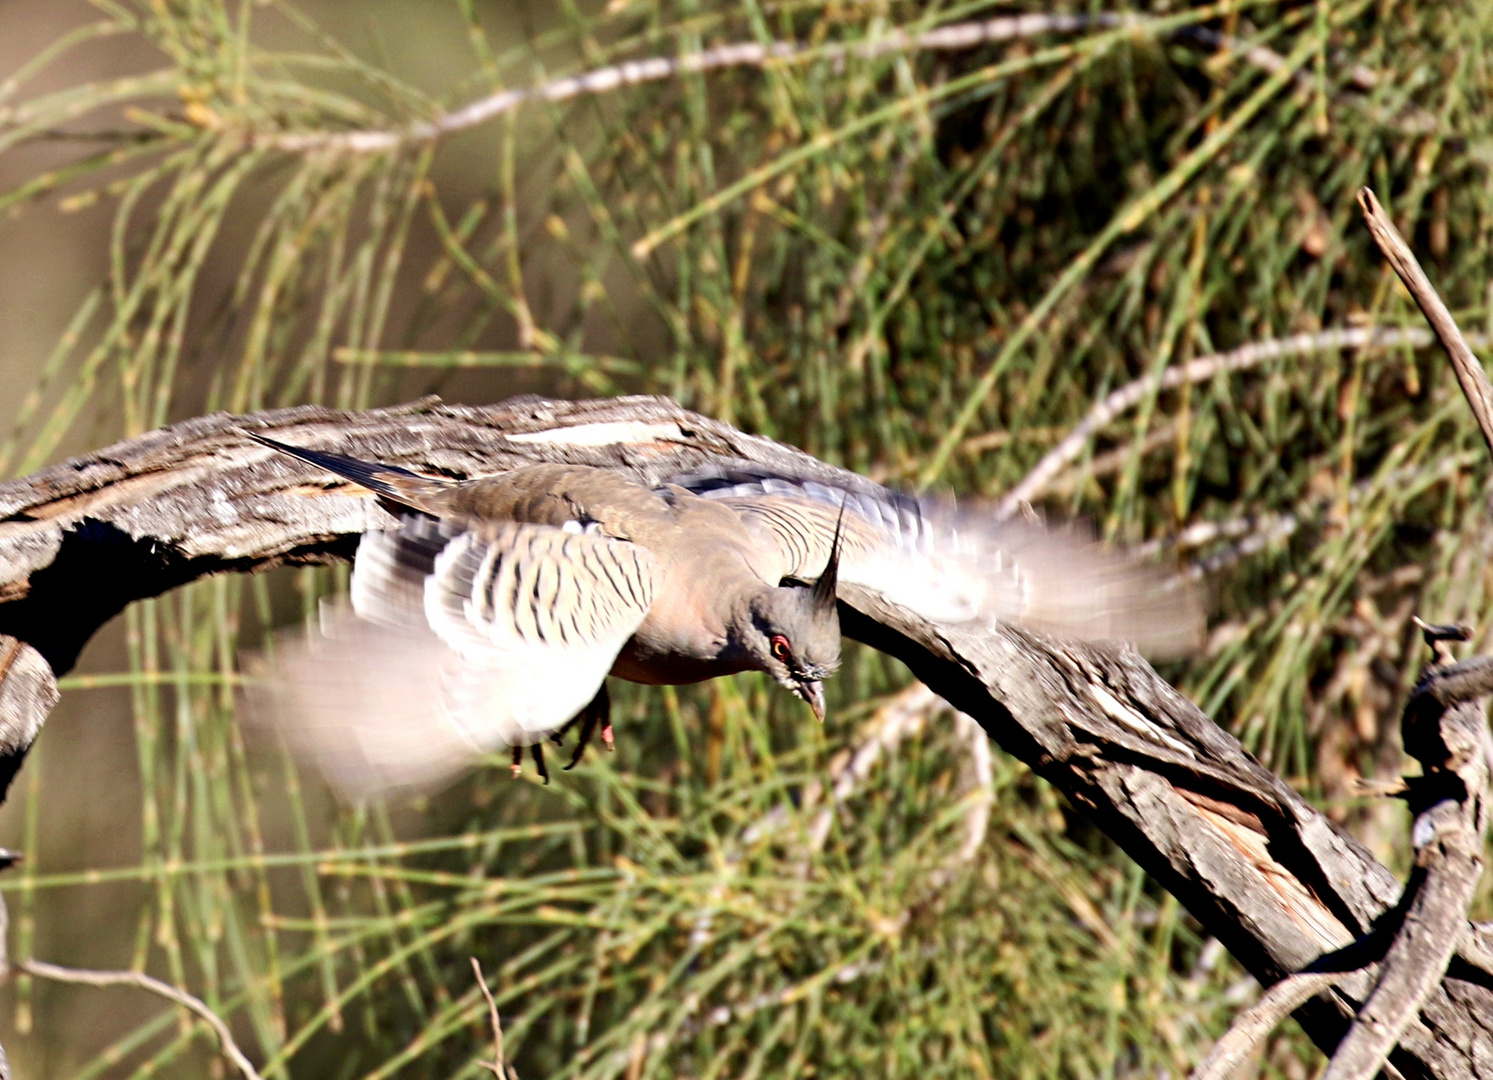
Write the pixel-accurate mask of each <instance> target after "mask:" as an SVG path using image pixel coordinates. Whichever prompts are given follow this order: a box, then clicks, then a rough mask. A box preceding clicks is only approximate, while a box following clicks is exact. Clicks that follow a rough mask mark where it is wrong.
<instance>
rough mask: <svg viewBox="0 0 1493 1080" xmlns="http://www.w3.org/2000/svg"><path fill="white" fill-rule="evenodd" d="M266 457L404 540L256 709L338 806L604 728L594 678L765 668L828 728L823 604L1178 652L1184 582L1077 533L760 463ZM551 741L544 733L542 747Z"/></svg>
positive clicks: (1191, 610) (374, 542) (1192, 626)
mask: <svg viewBox="0 0 1493 1080" xmlns="http://www.w3.org/2000/svg"><path fill="white" fill-rule="evenodd" d="M246 434H249V435H250V437H252V438H254V439H255V440H257V441H258V442H261V443H263V444H265V445H266V446H269V447H272V448H273V449H275V450H277V451H279V452H281V453H284V454H288V455H291V456H293V457H296V458H300V459H301V460H303V461H306V462H308V463H310V464H312V465H315V466H318V467H320V468H322V469H325V470H327V471H329V472H331V473H333V474H335V475H336V476H338V477H340V478H341V479H343V480H345V481H351V482H353V483H355V484H357V485H360V486H361V487H363V488H366V489H368V490H370V491H371V492H373V493H374V494H375V495H377V497H378V498H379V499H380V501H381V502H382V503H383V504H384V505H385V506H386V507H387V508H389V509H390V510H392V511H394V512H395V513H396V514H397V515H398V516H399V522H400V523H399V526H398V528H396V529H394V530H392V531H387V532H369V533H366V534H364V536H363V538H362V540H361V542H360V543H359V546H358V549H357V554H356V557H355V559H354V562H353V572H352V579H351V585H350V589H349V595H348V597H347V599H346V600H342V601H326V602H323V607H322V611H321V619H320V627H319V630H318V631H317V632H314V633H312V634H311V635H309V637H308V638H306V639H305V640H304V641H283V642H282V643H281V645H280V647H279V649H278V650H277V651H278V656H277V657H276V658H275V661H274V664H273V666H272V667H271V669H270V671H269V672H268V674H267V676H266V677H265V678H263V679H261V680H258V683H257V686H258V689H257V691H256V692H255V697H254V699H253V700H251V715H252V716H254V717H256V718H258V719H259V721H260V722H262V723H265V724H269V725H272V726H273V727H275V728H276V729H277V730H278V731H279V732H280V733H281V734H282V736H283V737H284V739H285V741H286V743H287V744H288V746H289V748H290V749H291V750H292V751H293V752H294V753H296V754H297V755H298V756H300V757H302V758H304V759H310V760H312V761H314V762H315V763H316V764H317V765H318V766H320V768H321V770H322V771H323V773H324V774H325V775H326V777H327V778H328V780H329V781H330V782H331V783H332V786H333V787H334V788H336V789H338V791H339V792H340V793H341V794H343V795H344V796H346V797H350V798H364V797H376V796H382V795H390V794H397V793H415V792H419V791H428V790H431V789H434V788H436V787H439V786H441V785H442V784H444V783H446V782H449V781H450V780H451V779H453V778H454V777H455V776H456V775H458V774H459V773H460V772H462V771H464V770H465V769H466V768H468V767H470V766H471V765H472V764H474V763H475V762H476V761H477V760H478V759H479V758H481V757H482V756H483V755H484V754H487V753H492V752H495V751H499V750H503V749H509V750H511V752H512V756H513V762H514V771H515V774H517V772H518V767H519V762H520V755H521V753H522V751H523V749H524V748H525V747H529V748H531V753H532V754H533V757H534V761H535V764H536V765H537V767H538V768H539V771H540V773H541V775H543V776H544V778H545V779H546V781H547V780H548V774H547V773H546V772H545V768H544V761H543V755H542V750H541V746H542V743H543V741H544V740H545V739H546V738H551V737H556V736H557V733H559V732H563V731H564V730H565V729H566V728H568V727H570V726H571V725H572V724H576V723H579V724H581V725H582V730H581V733H580V739H579V741H578V746H577V748H576V751H575V756H574V757H573V758H572V760H571V765H574V764H575V762H576V761H577V760H579V757H580V754H581V752H582V751H583V750H584V748H585V745H586V743H587V742H588V741H589V739H590V737H591V734H592V732H593V730H594V728H595V726H596V725H597V724H598V723H600V724H603V725H606V728H605V731H604V736H605V737H606V739H607V741H608V743H609V744H610V741H611V739H610V735H611V730H610V725H609V722H608V719H607V715H606V714H607V711H608V702H607V692H606V678H607V676H608V675H609V674H610V675H615V676H617V677H619V678H622V679H627V680H630V681H632V682H638V683H651V684H683V683H693V682H699V681H702V680H705V679H711V678H715V677H717V676H720V675H729V674H733V673H736V672H741V671H749V670H755V671H763V672H766V673H767V674H768V675H769V676H771V677H772V678H773V679H774V680H775V681H776V682H777V683H779V684H780V685H781V686H783V687H785V688H786V689H788V690H789V691H791V692H792V693H794V694H796V695H797V696H798V697H800V698H802V699H803V700H804V701H805V702H806V703H808V705H809V706H810V708H811V709H812V710H813V712H814V714H815V715H816V716H817V717H818V718H819V719H820V720H821V721H822V720H823V719H824V690H823V686H822V683H823V680H824V679H826V678H828V677H829V676H830V675H831V674H833V672H834V671H835V669H836V668H837V667H838V665H839V662H840V625H839V616H838V611H837V606H836V604H837V595H838V596H840V598H842V599H843V593H844V590H846V589H849V590H851V591H852V593H854V591H855V590H856V589H863V590H871V591H872V592H874V593H878V594H880V595H881V596H882V597H883V598H884V599H885V600H887V601H889V602H891V603H894V604H899V605H902V606H904V607H906V608H907V609H909V610H911V611H913V612H915V613H916V614H918V615H921V616H923V617H925V618H928V619H930V620H934V621H953V622H962V621H968V620H972V619H979V618H993V619H998V620H1004V621H1010V622H1016V623H1021V624H1024V625H1026V626H1029V627H1031V628H1033V629H1036V630H1039V631H1046V632H1050V633H1053V634H1055V635H1057V636H1062V637H1075V638H1084V639H1105V638H1120V639H1128V640H1130V641H1132V642H1133V643H1135V644H1136V645H1138V646H1139V647H1140V648H1141V649H1142V650H1143V651H1148V652H1150V653H1151V654H1153V655H1158V654H1176V653H1180V652H1182V651H1185V650H1187V649H1188V648H1191V647H1192V646H1193V645H1194V644H1195V643H1196V640H1197V637H1198V634H1199V632H1200V630H1201V625H1202V622H1201V611H1200V609H1199V608H1198V607H1197V605H1196V603H1195V601H1194V600H1193V597H1192V594H1191V592H1190V591H1188V590H1186V589H1185V588H1171V587H1170V586H1175V585H1176V583H1175V582H1172V583H1163V579H1162V577H1161V575H1159V574H1158V573H1156V572H1154V571H1149V570H1146V569H1143V568H1141V567H1139V566H1138V565H1137V564H1135V563H1134V562H1132V561H1130V560H1128V559H1126V558H1123V557H1119V556H1114V555H1109V554H1105V553H1103V552H1101V551H1099V549H1097V548H1096V547H1095V546H1093V545H1091V544H1087V543H1084V542H1082V541H1080V540H1078V539H1075V538H1072V537H1068V536H1063V535H1061V534H1057V533H1053V532H1049V531H1048V530H1046V529H1043V528H1041V527H1038V526H1035V525H1030V524H1024V523H1014V524H1013V523H1002V524H995V523H992V522H990V521H988V520H983V519H982V518H981V517H980V516H979V515H978V514H975V513H971V512H969V511H967V510H966V511H963V512H960V511H956V510H954V509H953V508H952V507H948V506H944V505H942V504H939V503H938V502H936V501H933V500H918V499H913V498H911V497H909V496H905V495H901V494H898V493H895V492H892V491H889V490H887V489H885V488H881V487H879V486H876V485H874V484H871V483H870V482H869V481H864V482H858V483H856V484H855V485H854V486H853V487H852V486H847V487H844V488H841V487H836V486H833V485H830V484H826V483H823V482H821V481H816V480H806V479H803V478H801V477H792V476H786V475H775V474H773V473H771V472H770V471H766V470H763V469H761V468H760V467H757V466H746V465H743V466H739V467H738V466H733V467H731V468H712V469H706V470H703V471H698V472H695V473H691V474H687V475H681V476H677V477H674V478H672V479H671V480H670V482H668V483H665V484H663V485H662V486H659V487H649V486H647V485H645V484H643V483H641V482H639V481H638V480H635V479H633V478H631V477H629V476H627V475H624V474H622V473H619V472H616V471H612V470H608V469H601V468H594V467H588V466H580V465H554V464H545V465H531V466H525V467H521V468H517V469H513V470H510V471H508V472H505V473H502V474H499V475H496V476H491V477H484V478H478V479H473V480H466V481H453V480H449V479H445V478H438V477H432V476H425V475H420V474H417V473H414V472H410V471H408V470H406V469H402V468H398V467H395V466H391V465H381V464H376V463H371V462H366V461H360V460H357V459H355V458H351V457H345V456H343V455H341V454H335V453H329V452H325V451H321V450H311V449H306V448H303V447H298V446H291V445H288V444H286V443H282V442H278V441H276V440H273V439H269V438H266V437H264V436H261V435H256V434H252V433H247V432H246ZM556 741H558V738H556Z"/></svg>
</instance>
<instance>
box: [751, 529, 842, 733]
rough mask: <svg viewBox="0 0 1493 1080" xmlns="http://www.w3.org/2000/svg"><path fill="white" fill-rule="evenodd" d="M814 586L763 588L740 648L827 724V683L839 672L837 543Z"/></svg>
mask: <svg viewBox="0 0 1493 1080" xmlns="http://www.w3.org/2000/svg"><path fill="white" fill-rule="evenodd" d="M838 539H839V538H838V535H837V536H836V543H835V544H834V545H833V546H832V548H831V551H830V557H829V563H828V565H827V566H825V568H824V573H822V574H821V575H820V576H819V580H818V581H816V582H815V583H814V584H813V585H812V586H808V585H783V586H779V587H777V588H765V589H763V590H762V591H761V592H759V593H757V594H756V595H755V596H753V597H752V599H751V601H750V603H749V604H748V610H749V614H750V620H749V621H750V625H749V626H747V627H744V628H743V631H744V632H743V634H742V636H743V638H744V640H743V641H742V643H741V644H742V645H743V646H745V648H746V652H747V655H748V656H749V657H750V658H751V660H752V666H753V667H756V668H758V669H760V670H762V671H765V672H767V673H768V674H769V675H771V676H772V677H773V678H774V679H776V680H777V681H778V683H779V685H781V686H783V687H785V688H787V689H788V690H791V691H792V692H793V693H795V694H797V695H798V696H799V697H801V698H803V699H804V701H806V702H808V704H809V708H811V709H813V710H814V715H815V716H816V717H818V718H819V720H820V721H821V722H823V720H824V687H823V686H822V685H821V684H822V683H823V681H824V680H825V679H827V678H829V677H830V676H831V675H833V674H834V673H835V670H836V669H837V668H838V667H839V666H840V615H839V611H838V610H837V609H836V607H835V580H836V571H837V570H838V568H839V543H838Z"/></svg>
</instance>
